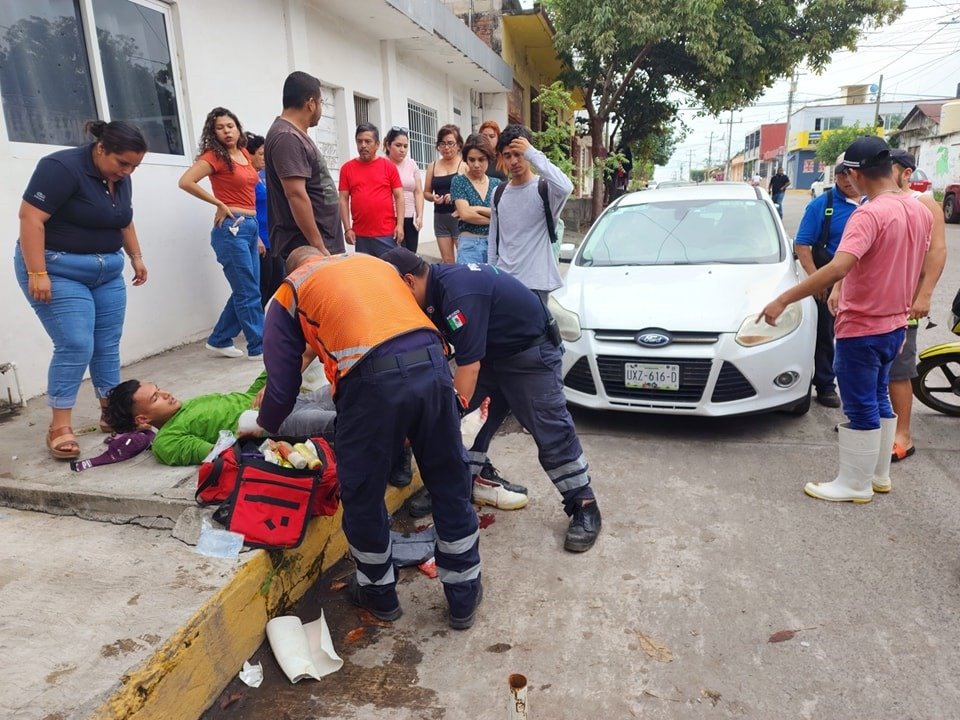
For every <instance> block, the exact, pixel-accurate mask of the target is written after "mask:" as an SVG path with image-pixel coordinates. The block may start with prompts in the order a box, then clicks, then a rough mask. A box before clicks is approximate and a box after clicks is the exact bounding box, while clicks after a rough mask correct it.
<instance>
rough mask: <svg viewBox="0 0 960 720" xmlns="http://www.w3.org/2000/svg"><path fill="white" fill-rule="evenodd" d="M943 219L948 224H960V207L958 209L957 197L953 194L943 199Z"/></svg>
mask: <svg viewBox="0 0 960 720" xmlns="http://www.w3.org/2000/svg"><path fill="white" fill-rule="evenodd" d="M943 219H944V221H946V222H948V223H956V222H960V207H957V196H956V195H954V194H953V193H950V194H949V195H947V196H945V197H944V198H943Z"/></svg>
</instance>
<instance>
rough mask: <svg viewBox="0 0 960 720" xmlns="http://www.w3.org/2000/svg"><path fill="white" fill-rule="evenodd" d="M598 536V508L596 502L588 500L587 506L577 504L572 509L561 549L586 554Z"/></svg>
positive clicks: (580, 503) (581, 503)
mask: <svg viewBox="0 0 960 720" xmlns="http://www.w3.org/2000/svg"><path fill="white" fill-rule="evenodd" d="M599 534H600V506H599V505H597V501H596V500H590V501H588V503H587V504H585V503H583V502H578V503H577V504H576V505H574V508H573V517H571V518H570V526H569V527H568V528H567V537H566V540H564V542H563V548H564V550H569V551H570V552H586V551H587V550H589V549H590V548H592V547H593V544H594V543H595V542H596V541H597V535H599Z"/></svg>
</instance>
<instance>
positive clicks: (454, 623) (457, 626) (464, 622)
mask: <svg viewBox="0 0 960 720" xmlns="http://www.w3.org/2000/svg"><path fill="white" fill-rule="evenodd" d="M482 600H483V584H482V583H481V584H480V590H479V591H478V592H477V601H476V602H475V603H474V604H473V610H471V611H470V613H469V614H468V615H465V616H464V617H454V616H453V615H452V614H451V615H450V627H451V628H453V629H454V630H469V629H470V628H472V627H473V621H474V620H476V619H477V608H478V607H480V602H481V601H482Z"/></svg>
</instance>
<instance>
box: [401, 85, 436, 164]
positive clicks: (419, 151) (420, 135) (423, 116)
mask: <svg viewBox="0 0 960 720" xmlns="http://www.w3.org/2000/svg"><path fill="white" fill-rule="evenodd" d="M407 122H408V123H409V125H410V157H412V158H413V160H414V162H416V163H417V165H418V166H419V168H420V169H421V170H425V169H426V167H427V165H429V164H430V162H431V161H432V160H433V157H434V145H435V144H436V138H437V111H436V110H434V109H432V108H428V107H427V106H426V105H421V104H420V103H417V102H414V101H413V100H407Z"/></svg>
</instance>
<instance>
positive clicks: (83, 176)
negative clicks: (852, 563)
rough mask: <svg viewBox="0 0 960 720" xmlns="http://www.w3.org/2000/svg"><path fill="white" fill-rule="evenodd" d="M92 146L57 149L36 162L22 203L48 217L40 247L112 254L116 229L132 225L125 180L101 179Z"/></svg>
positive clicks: (117, 241) (117, 242)
mask: <svg viewBox="0 0 960 720" xmlns="http://www.w3.org/2000/svg"><path fill="white" fill-rule="evenodd" d="M93 146H94V143H91V144H90V145H81V146H80V147H77V148H69V149H67V150H59V151H57V152H55V153H53V154H51V155H47V156H46V157H45V158H41V160H40V162H38V163H37V167H36V169H35V170H34V171H33V176H32V177H31V178H30V183H29V184H28V185H27V189H26V190H25V191H24V193H23V199H24V200H25V201H26V202H27V203H29V204H30V205H33V206H34V207H35V208H37V209H38V210H42V211H43V212H45V213H48V214H49V215H50V219H49V220H47V222H46V224H45V225H44V248H45V249H47V250H59V251H61V252H69V253H78V254H101V253H112V252H117V251H118V250H119V249H120V248H121V247H122V246H123V234H122V233H121V230H123V228H125V227H127V226H128V225H129V224H130V223H131V222H133V188H132V187H131V185H130V178H129V177H126V178H123V179H122V180H118V181H117V182H116V183H114V190H115V193H116V195H110V188H109V187H108V185H107V181H106V180H104V179H103V177H101V175H100V172H99V171H98V170H97V168H96V166H95V165H94V164H93Z"/></svg>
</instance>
